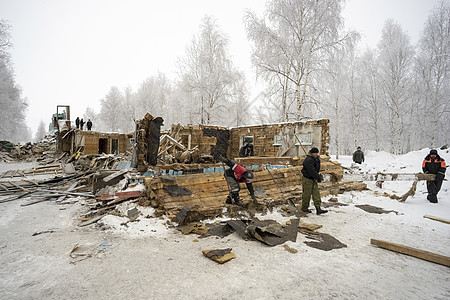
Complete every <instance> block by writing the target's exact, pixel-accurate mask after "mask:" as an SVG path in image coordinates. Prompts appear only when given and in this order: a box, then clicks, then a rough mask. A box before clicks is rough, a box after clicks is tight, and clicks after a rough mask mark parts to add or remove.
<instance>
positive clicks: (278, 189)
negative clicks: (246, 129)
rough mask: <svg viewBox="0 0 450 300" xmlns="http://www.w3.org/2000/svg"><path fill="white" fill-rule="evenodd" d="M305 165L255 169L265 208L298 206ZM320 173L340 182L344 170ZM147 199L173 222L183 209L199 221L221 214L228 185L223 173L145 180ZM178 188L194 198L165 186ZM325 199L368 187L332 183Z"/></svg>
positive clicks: (328, 166)
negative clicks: (172, 194) (173, 193)
mask: <svg viewBox="0 0 450 300" xmlns="http://www.w3.org/2000/svg"><path fill="white" fill-rule="evenodd" d="M301 169H302V166H296V167H288V168H283V169H272V170H262V169H260V170H256V171H255V180H254V181H253V186H254V188H255V190H259V191H262V192H263V194H265V196H264V197H262V198H259V199H258V201H259V202H260V204H262V206H277V205H281V204H288V201H292V202H294V203H299V202H300V201H301V200H300V197H301V194H302V186H301V180H302V174H301ZM321 173H322V174H330V175H331V177H332V179H340V178H341V175H342V173H343V171H342V168H341V167H340V166H339V165H337V164H335V163H331V162H323V163H321ZM144 184H145V185H146V186H147V196H148V198H149V199H150V204H151V205H152V206H153V207H155V208H157V212H158V213H160V214H165V215H166V216H168V217H169V218H171V219H172V220H173V219H174V217H175V215H176V214H177V213H178V212H179V211H180V210H181V208H182V207H188V208H189V209H190V210H191V211H193V212H195V213H196V215H198V216H199V219H204V218H214V217H216V216H219V215H221V213H222V209H223V207H224V205H225V204H224V202H225V199H226V196H227V195H228V193H229V191H228V186H227V184H226V181H225V179H224V176H223V173H208V174H192V175H180V176H173V177H171V178H164V177H153V178H145V179H144ZM173 185H178V186H179V187H181V188H184V189H187V190H189V191H190V192H192V195H182V196H170V194H169V193H168V192H167V191H166V189H165V188H164V186H166V187H167V186H173ZM319 188H320V190H321V195H322V196H327V195H330V194H333V195H335V194H338V193H342V192H344V191H348V190H362V189H365V188H366V185H365V184H364V183H362V182H339V181H338V180H332V181H331V182H327V183H320V184H319ZM241 199H242V201H243V202H244V203H251V198H250V196H249V195H248V193H247V190H246V186H245V184H241Z"/></svg>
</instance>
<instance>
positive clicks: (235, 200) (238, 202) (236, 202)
mask: <svg viewBox="0 0 450 300" xmlns="http://www.w3.org/2000/svg"><path fill="white" fill-rule="evenodd" d="M233 199H234V204H236V205H239V206H244V203H242V202H241V199H240V198H239V194H233Z"/></svg>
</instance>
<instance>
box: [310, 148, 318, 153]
mask: <svg viewBox="0 0 450 300" xmlns="http://www.w3.org/2000/svg"><path fill="white" fill-rule="evenodd" d="M309 153H319V149H317V148H316V147H313V148H311V150H309Z"/></svg>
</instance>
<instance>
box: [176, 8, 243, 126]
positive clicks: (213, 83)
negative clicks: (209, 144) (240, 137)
mask: <svg viewBox="0 0 450 300" xmlns="http://www.w3.org/2000/svg"><path fill="white" fill-rule="evenodd" d="M228 43H229V41H228V37H227V36H226V35H225V34H224V33H222V31H221V30H220V28H219V26H218V25H217V23H216V20H215V19H214V18H212V17H210V16H205V17H204V18H203V21H202V23H201V25H200V33H199V34H198V35H197V36H195V37H194V38H193V39H192V41H191V42H190V44H189V45H188V46H187V47H186V54H185V56H184V57H182V58H181V59H179V64H178V67H179V76H180V79H179V83H178V88H179V89H181V91H183V92H184V94H185V95H186V99H185V100H187V99H189V100H187V101H188V103H187V105H182V107H183V108H184V109H186V110H189V111H191V112H188V111H186V113H187V114H190V115H192V111H195V112H198V115H199V119H200V120H199V122H200V123H201V124H213V123H214V124H223V123H224V122H226V121H227V119H229V117H231V116H230V113H232V112H230V109H229V108H230V104H232V102H233V101H236V98H237V97H239V94H242V93H241V92H237V91H236V87H237V86H236V84H235V83H236V82H237V81H239V80H241V76H242V75H241V73H240V72H239V71H237V70H236V69H235V68H234V66H233V63H232V61H231V58H230V56H229V54H228ZM238 86H241V87H244V86H245V85H238Z"/></svg>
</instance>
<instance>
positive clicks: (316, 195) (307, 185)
mask: <svg viewBox="0 0 450 300" xmlns="http://www.w3.org/2000/svg"><path fill="white" fill-rule="evenodd" d="M302 189H303V192H302V210H307V209H308V207H309V201H310V200H311V195H312V198H313V201H314V206H320V204H321V201H320V191H319V186H318V185H317V182H316V181H314V180H312V179H309V178H306V177H303V178H302Z"/></svg>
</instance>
